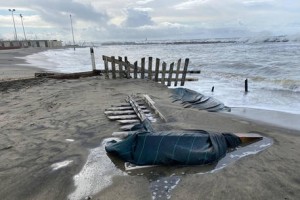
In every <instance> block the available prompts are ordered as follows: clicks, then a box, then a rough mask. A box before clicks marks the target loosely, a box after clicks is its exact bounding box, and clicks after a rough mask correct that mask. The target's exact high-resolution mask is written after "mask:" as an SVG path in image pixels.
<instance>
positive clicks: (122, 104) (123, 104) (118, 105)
mask: <svg viewBox="0 0 300 200" xmlns="http://www.w3.org/2000/svg"><path fill="white" fill-rule="evenodd" d="M139 105H140V106H141V107H142V108H143V107H145V105H144V103H143V102H141V103H139ZM128 106H131V105H130V103H120V104H115V105H113V106H112V107H128Z"/></svg>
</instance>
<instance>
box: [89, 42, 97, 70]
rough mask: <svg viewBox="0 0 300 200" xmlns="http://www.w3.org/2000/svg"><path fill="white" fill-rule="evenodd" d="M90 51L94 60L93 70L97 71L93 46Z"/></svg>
mask: <svg viewBox="0 0 300 200" xmlns="http://www.w3.org/2000/svg"><path fill="white" fill-rule="evenodd" d="M90 52H91V60H92V70H93V71H95V70H96V63H95V55H94V49H93V47H91V48H90Z"/></svg>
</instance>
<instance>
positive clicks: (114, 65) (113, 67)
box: [111, 56, 117, 79]
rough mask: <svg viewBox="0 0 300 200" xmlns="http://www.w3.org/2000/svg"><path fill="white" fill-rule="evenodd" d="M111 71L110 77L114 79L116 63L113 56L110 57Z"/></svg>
mask: <svg viewBox="0 0 300 200" xmlns="http://www.w3.org/2000/svg"><path fill="white" fill-rule="evenodd" d="M111 72H112V78H113V79H116V78H117V77H116V63H115V57H114V56H112V57H111Z"/></svg>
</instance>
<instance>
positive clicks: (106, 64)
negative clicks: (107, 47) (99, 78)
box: [104, 57, 109, 79]
mask: <svg viewBox="0 0 300 200" xmlns="http://www.w3.org/2000/svg"><path fill="white" fill-rule="evenodd" d="M104 67H105V79H109V75H108V61H107V57H105V60H104Z"/></svg>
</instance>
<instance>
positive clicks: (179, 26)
mask: <svg viewBox="0 0 300 200" xmlns="http://www.w3.org/2000/svg"><path fill="white" fill-rule="evenodd" d="M13 8H14V9H16V11H15V12H14V17H15V23H16V28H17V35H18V38H19V39H23V38H24V34H23V30H22V24H21V18H20V14H22V15H23V22H24V26H25V31H26V35H27V38H29V39H35V38H37V39H58V40H63V41H65V42H68V41H70V40H71V37H72V35H71V26H70V14H71V15H72V19H73V27H74V33H75V40H76V41H111V40H144V39H145V38H148V39H197V38H215V37H249V36H256V35H293V34H299V33H300V1H299V0H0V39H13V38H14V28H13V20H12V15H11V12H9V11H8V9H13Z"/></svg>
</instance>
